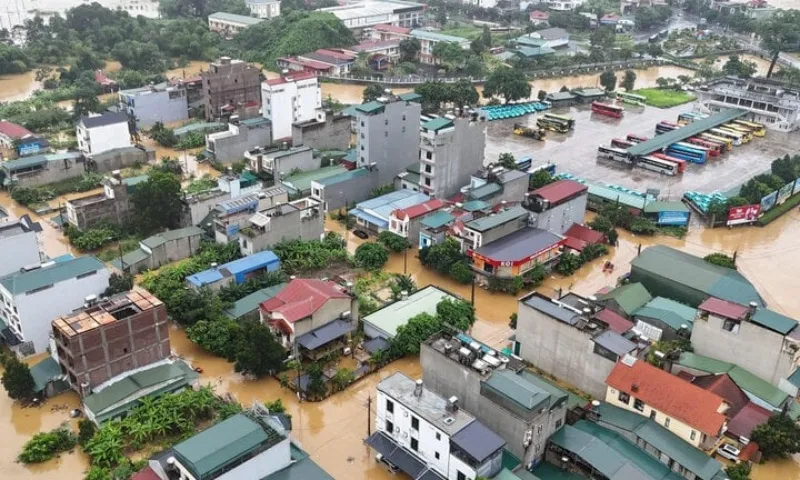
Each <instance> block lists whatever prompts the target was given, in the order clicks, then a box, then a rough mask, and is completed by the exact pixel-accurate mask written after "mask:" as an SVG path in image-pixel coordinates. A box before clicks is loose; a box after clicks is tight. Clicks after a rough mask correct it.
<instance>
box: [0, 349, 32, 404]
mask: <svg viewBox="0 0 800 480" xmlns="http://www.w3.org/2000/svg"><path fill="white" fill-rule="evenodd" d="M2 363H3V367H4V369H5V370H4V371H3V376H2V378H0V382H2V384H3V388H5V389H6V392H7V393H8V396H9V398H11V399H13V400H22V399H28V398H31V397H33V394H34V389H35V387H36V385H35V383H34V382H33V376H32V375H31V371H30V369H29V368H28V365H27V364H25V363H23V362H21V361H20V360H19V359H18V358H17V357H16V356H14V355H13V354H12V355H5V356H3V357H2Z"/></svg>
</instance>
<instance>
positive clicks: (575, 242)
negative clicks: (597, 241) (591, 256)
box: [564, 237, 587, 252]
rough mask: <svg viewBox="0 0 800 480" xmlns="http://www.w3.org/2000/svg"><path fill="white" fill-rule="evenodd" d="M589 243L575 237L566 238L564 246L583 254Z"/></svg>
mask: <svg viewBox="0 0 800 480" xmlns="http://www.w3.org/2000/svg"><path fill="white" fill-rule="evenodd" d="M586 245H587V243H586V242H584V241H583V240H580V239H578V238H575V237H564V246H565V247H567V248H571V249H572V250H577V251H578V252H582V251H583V249H584V248H585V247H586Z"/></svg>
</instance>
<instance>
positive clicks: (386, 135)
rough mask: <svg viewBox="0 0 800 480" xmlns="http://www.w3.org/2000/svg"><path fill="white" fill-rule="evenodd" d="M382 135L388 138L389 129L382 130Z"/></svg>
mask: <svg viewBox="0 0 800 480" xmlns="http://www.w3.org/2000/svg"><path fill="white" fill-rule="evenodd" d="M383 136H384V137H386V138H389V130H386V131H385V132H383Z"/></svg>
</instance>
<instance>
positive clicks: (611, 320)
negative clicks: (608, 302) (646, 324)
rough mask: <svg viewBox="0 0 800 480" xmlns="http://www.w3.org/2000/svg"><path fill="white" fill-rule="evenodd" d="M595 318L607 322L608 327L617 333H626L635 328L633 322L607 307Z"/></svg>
mask: <svg viewBox="0 0 800 480" xmlns="http://www.w3.org/2000/svg"><path fill="white" fill-rule="evenodd" d="M594 318H596V319H597V320H600V321H601V322H603V323H605V324H606V325H608V328H610V329H611V330H613V331H615V332H617V333H625V332H627V331H628V330H630V329H631V328H633V322H631V321H630V320H628V319H627V318H625V317H623V316H622V315H619V314H617V313H615V312H613V311H612V310H609V309H607V308H604V309H602V310H600V311H599V312H597V314H595V316H594Z"/></svg>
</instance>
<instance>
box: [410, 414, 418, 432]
mask: <svg viewBox="0 0 800 480" xmlns="http://www.w3.org/2000/svg"><path fill="white" fill-rule="evenodd" d="M411 429H412V430H416V431H419V418H417V417H411Z"/></svg>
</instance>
